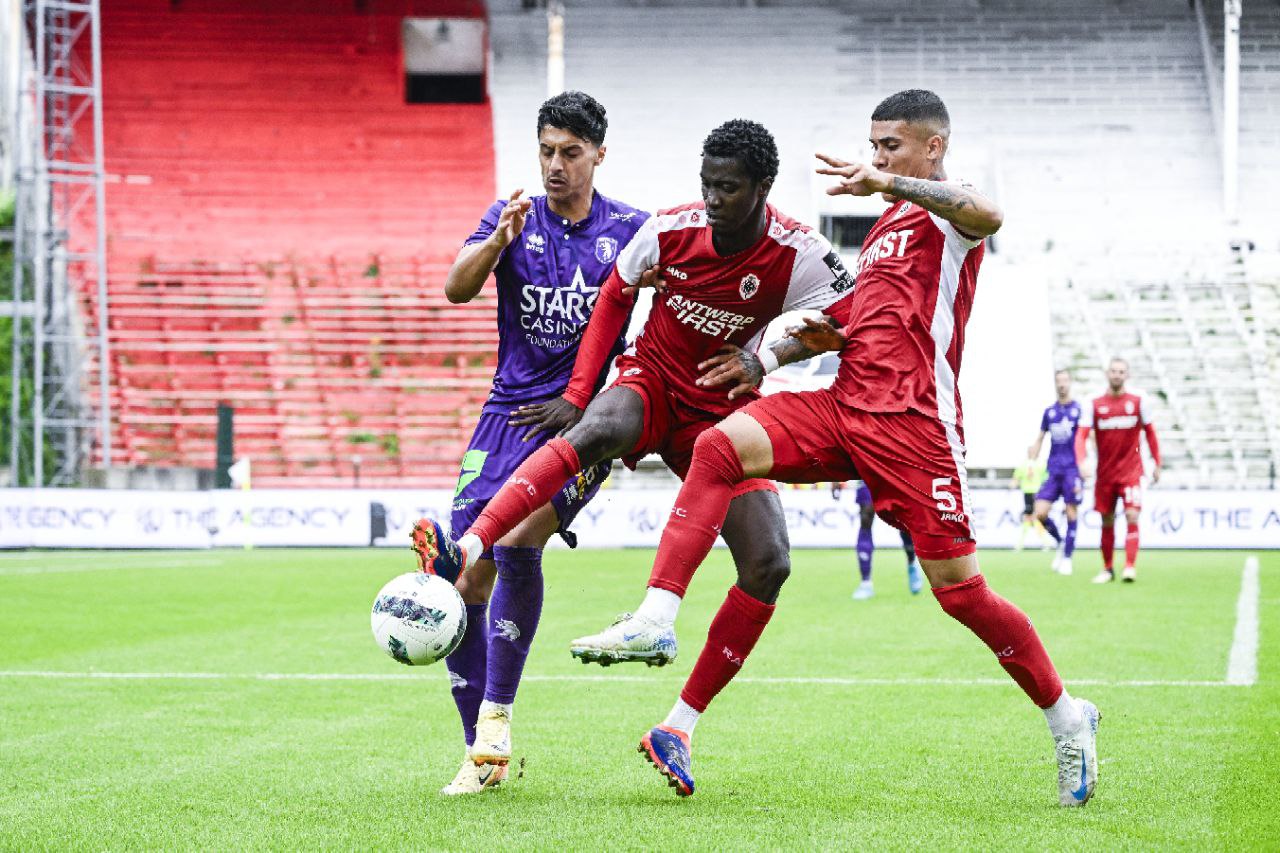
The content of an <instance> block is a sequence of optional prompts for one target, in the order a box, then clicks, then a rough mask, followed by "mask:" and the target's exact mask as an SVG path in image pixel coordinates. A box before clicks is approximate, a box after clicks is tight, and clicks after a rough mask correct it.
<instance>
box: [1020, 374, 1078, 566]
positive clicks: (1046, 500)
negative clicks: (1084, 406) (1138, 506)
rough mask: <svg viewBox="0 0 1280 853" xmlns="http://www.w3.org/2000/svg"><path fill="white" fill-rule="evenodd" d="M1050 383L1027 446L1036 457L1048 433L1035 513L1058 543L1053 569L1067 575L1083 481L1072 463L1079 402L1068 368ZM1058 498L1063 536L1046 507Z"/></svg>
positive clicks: (1076, 467)
mask: <svg viewBox="0 0 1280 853" xmlns="http://www.w3.org/2000/svg"><path fill="white" fill-rule="evenodd" d="M1053 386H1054V390H1055V391H1057V393H1058V399H1057V400H1056V401H1055V402H1054V404H1053V405H1052V406H1050V407H1049V408H1047V409H1045V410H1044V414H1043V415H1042V416H1041V417H1040V434H1039V435H1038V436H1036V441H1035V444H1033V445H1031V455H1032V458H1037V459H1038V458H1039V457H1040V447H1041V445H1042V444H1043V443H1044V437H1045V434H1046V433H1047V434H1048V435H1049V462H1048V469H1049V477H1048V479H1046V480H1045V481H1044V484H1043V485H1041V486H1040V491H1038V492H1037V493H1036V502H1035V515H1036V518H1037V519H1039V520H1040V523H1041V524H1043V525H1044V529H1045V530H1047V531H1049V535H1050V536H1052V537H1053V540H1054V541H1055V542H1057V543H1058V550H1057V553H1056V554H1054V557H1053V569H1054V571H1056V572H1058V573H1060V574H1064V575H1069V574H1071V555H1072V554H1074V553H1075V550H1076V519H1077V516H1078V513H1079V507H1080V496H1081V494H1083V492H1084V481H1083V480H1082V479H1081V477H1080V468H1079V467H1078V466H1077V464H1076V452H1075V444H1074V443H1075V436H1076V426H1078V425H1079V423H1080V411H1081V409H1080V404H1079V403H1077V402H1076V401H1075V400H1072V399H1071V374H1070V373H1069V372H1068V371H1066V370H1059V371H1058V372H1057V373H1055V374H1053ZM1058 498H1062V502H1063V504H1065V505H1066V513H1067V533H1066V535H1065V536H1063V535H1062V534H1060V533H1059V532H1058V525H1057V524H1055V523H1054V521H1053V519H1052V518H1050V517H1049V509H1050V508H1051V507H1052V506H1053V502H1054V501H1056V500H1058Z"/></svg>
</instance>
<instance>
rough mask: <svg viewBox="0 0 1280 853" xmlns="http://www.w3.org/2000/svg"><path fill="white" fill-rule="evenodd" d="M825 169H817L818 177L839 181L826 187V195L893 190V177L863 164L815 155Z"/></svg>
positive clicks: (871, 193)
mask: <svg viewBox="0 0 1280 853" xmlns="http://www.w3.org/2000/svg"><path fill="white" fill-rule="evenodd" d="M814 156H815V157H817V158H818V159H819V160H821V161H822V162H824V163H826V164H827V166H826V168H822V167H819V168H818V169H817V172H818V174H819V175H831V176H832V177H836V178H839V179H840V182H839V183H838V184H836V185H835V186H834V187H827V195H858V196H866V195H874V194H876V193H887V192H889V191H890V190H891V189H893V176H892V175H886V174H885V173H884V172H881V171H880V170H879V169H876V168H874V167H872V166H868V165H866V164H865V163H846V162H845V161H844V160H839V159H837V158H835V157H828V156H827V155H826V154H815V155H814Z"/></svg>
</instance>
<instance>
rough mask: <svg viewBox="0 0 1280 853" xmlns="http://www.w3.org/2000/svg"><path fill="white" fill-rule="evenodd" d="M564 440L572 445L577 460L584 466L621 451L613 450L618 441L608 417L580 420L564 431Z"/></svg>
mask: <svg viewBox="0 0 1280 853" xmlns="http://www.w3.org/2000/svg"><path fill="white" fill-rule="evenodd" d="M565 440H566V441H568V442H569V444H571V445H573V449H574V451H576V452H577V454H578V462H579V463H580V464H581V465H582V466H583V467H584V468H585V467H587V466H589V465H594V464H596V463H597V462H600V461H601V460H604V459H607V458H609V457H610V456H616V455H618V454H619V453H620V452H622V451H618V450H615V445H616V444H617V443H618V441H617V437H616V435H615V430H614V428H613V421H612V419H611V418H608V417H596V418H589V419H584V420H582V421H580V422H579V423H578V424H577V425H576V426H575V427H574V428H573V429H571V430H569V432H567V433H565Z"/></svg>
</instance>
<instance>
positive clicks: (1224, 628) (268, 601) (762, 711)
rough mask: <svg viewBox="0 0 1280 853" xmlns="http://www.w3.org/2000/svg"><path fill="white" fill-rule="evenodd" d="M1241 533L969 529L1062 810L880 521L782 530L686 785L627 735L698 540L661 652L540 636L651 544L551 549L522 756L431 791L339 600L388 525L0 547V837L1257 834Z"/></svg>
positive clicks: (690, 643)
mask: <svg viewBox="0 0 1280 853" xmlns="http://www.w3.org/2000/svg"><path fill="white" fill-rule="evenodd" d="M1245 556H1246V555H1245V554H1243V553H1238V552H1154V551H1153V552H1146V553H1144V554H1143V555H1142V560H1141V562H1140V570H1141V577H1140V580H1139V582H1138V583H1137V584H1134V585H1120V584H1114V585H1110V586H1106V587H1098V586H1093V585H1091V584H1090V583H1089V579H1090V576H1091V575H1092V574H1093V572H1094V571H1096V568H1097V566H1096V561H1097V558H1096V554H1088V553H1082V554H1080V555H1079V556H1078V557H1077V560H1076V565H1077V569H1076V574H1075V576H1073V577H1070V578H1061V577H1057V576H1055V575H1052V574H1051V573H1050V572H1049V571H1048V569H1047V565H1046V564H1047V560H1048V556H1047V555H1043V554H1040V553H1038V552H1037V553H1034V554H1032V553H1028V554H1022V555H1015V554H1009V553H1001V552H991V553H983V554H982V562H983V565H984V570H985V573H986V574H987V576H988V578H989V580H990V582H991V583H992V585H993V587H994V588H995V589H996V590H998V591H1000V592H1001V593H1003V594H1004V595H1006V596H1007V597H1009V598H1011V599H1012V600H1014V601H1015V602H1017V603H1018V604H1019V605H1021V606H1022V607H1023V609H1025V610H1026V611H1027V612H1028V613H1029V614H1030V616H1031V617H1032V619H1033V620H1034V621H1035V623H1036V626H1037V628H1038V629H1039V631H1040V633H1041V635H1042V636H1043V637H1044V639H1045V642H1046V644H1047V645H1048V647H1049V650H1050V653H1051V654H1052V655H1053V656H1054V659H1055V661H1056V663H1057V665H1058V668H1059V670H1060V671H1061V672H1062V674H1063V676H1064V678H1065V679H1066V680H1067V683H1068V686H1069V687H1070V688H1071V690H1072V692H1073V694H1075V695H1078V696H1084V697H1087V698H1089V699H1092V700H1093V701H1094V702H1096V703H1097V705H1098V706H1099V708H1101V710H1102V713H1103V722H1102V727H1101V731H1100V735H1099V752H1100V755H1101V756H1102V764H1101V768H1100V780H1099V784H1098V789H1097V793H1096V795H1095V797H1094V799H1093V801H1092V802H1091V803H1090V804H1089V806H1088V807H1087V808H1085V809H1082V810H1065V809H1059V808H1058V807H1057V805H1056V802H1057V798H1056V788H1055V766H1054V763H1053V752H1052V744H1051V741H1050V738H1049V736H1048V733H1047V730H1046V727H1045V724H1044V721H1043V718H1042V717H1041V715H1040V713H1039V712H1038V711H1037V710H1036V709H1034V708H1033V707H1031V705H1030V704H1029V703H1028V702H1027V700H1026V699H1025V697H1024V696H1023V695H1022V694H1021V692H1019V691H1018V690H1017V688H1016V687H1015V686H1014V685H1013V684H1012V682H1006V680H1005V678H1004V675H1003V672H1002V671H1001V669H1000V668H999V666H998V665H997V663H996V661H995V659H994V657H993V656H992V655H991V653H990V652H989V651H988V650H987V649H986V648H985V647H984V646H982V645H981V643H980V642H979V641H978V640H977V639H975V638H974V637H973V636H972V635H970V634H969V633H968V632H967V631H966V630H965V629H963V628H962V627H961V626H960V625H959V624H957V623H955V622H953V621H952V620H951V619H949V618H948V617H946V616H945V615H944V614H943V613H942V612H941V610H940V609H939V608H938V606H937V604H936V603H935V602H934V601H933V599H932V597H931V596H930V595H928V593H927V592H926V593H925V594H923V595H921V596H919V597H917V598H912V597H911V596H910V595H908V593H907V590H906V583H905V573H904V571H903V561H902V555H901V552H899V551H896V550H888V549H884V550H881V551H880V552H879V553H878V554H877V555H876V588H877V596H876V598H874V599H873V600H871V601H869V602H858V603H855V602H851V601H850V600H849V593H850V591H851V590H852V587H853V576H854V574H855V566H854V556H853V554H852V552H851V551H849V552H833V551H799V552H796V554H795V555H794V570H793V573H792V577H791V580H790V581H789V582H788V584H787V586H786V588H785V589H784V591H783V595H782V598H781V601H780V606H779V609H778V613H777V615H776V617H775V619H774V621H773V623H772V624H771V625H770V626H769V629H768V630H767V631H766V632H765V635H764V637H763V639H762V640H761V642H760V645H759V646H758V647H757V649H756V652H755V653H754V655H753V656H752V657H751V659H750V661H749V662H748V663H747V665H746V667H745V668H744V670H743V673H742V676H741V677H740V678H739V680H738V681H737V682H735V683H734V684H732V685H731V686H730V687H729V688H728V689H727V690H726V691H725V692H724V693H723V694H722V695H721V696H720V697H719V699H718V700H717V701H716V702H715V703H714V704H713V705H712V706H711V708H710V710H709V712H708V713H707V714H706V715H705V716H704V717H703V720H702V722H701V724H700V726H699V727H698V732H697V736H696V737H695V739H694V771H695V774H696V778H697V783H698V792H697V794H696V795H695V796H694V797H692V798H691V799H688V800H681V799H678V798H677V797H676V796H674V794H673V793H672V792H671V791H670V789H668V788H667V787H666V785H665V784H663V780H662V779H661V778H660V777H659V776H658V775H657V774H656V773H655V772H654V771H653V770H652V769H651V768H650V767H649V766H648V764H646V763H645V762H644V761H643V760H642V759H641V757H640V756H639V755H638V754H637V753H636V752H635V745H636V742H637V741H638V739H639V737H640V735H641V734H642V733H643V732H644V731H645V730H646V729H647V728H648V727H649V726H651V725H653V724H654V723H656V722H658V721H660V720H661V718H662V717H663V716H664V715H665V713H666V711H667V710H668V708H669V707H670V705H671V702H672V701H673V699H674V698H675V696H676V694H677V692H678V690H679V688H680V685H681V684H682V683H683V681H684V677H685V675H686V674H687V672H688V670H689V668H690V667H691V666H692V663H693V660H694V658H695V657H696V655H697V652H698V650H699V648H700V647H701V643H702V639H703V638H704V637H705V636H706V634H705V632H706V627H707V623H708V621H709V620H710V617H711V614H712V613H713V612H714V610H715V608H716V607H717V606H718V605H719V602H720V601H721V600H722V599H723V595H724V591H725V589H726V588H727V586H728V585H729V583H730V582H731V567H730V564H729V560H728V557H727V555H726V554H725V553H723V552H717V553H715V554H714V555H713V556H712V558H711V560H710V561H709V562H708V564H707V565H706V566H705V567H704V568H703V570H702V572H701V573H700V574H699V576H698V578H697V579H696V580H695V581H694V585H693V589H692V590H691V592H690V596H689V599H688V602H687V604H686V606H685V608H684V610H683V612H682V613H681V616H680V621H679V623H678V629H679V632H680V638H681V653H680V659H679V660H678V661H677V663H676V664H675V665H674V666H672V667H668V668H666V669H664V670H658V669H647V668H645V667H640V666H621V667H613V668H610V669H608V670H604V669H600V668H598V667H594V666H593V667H585V666H583V665H581V664H579V663H578V662H576V661H574V660H572V659H571V658H570V657H569V654H568V643H569V640H570V639H571V638H572V637H575V636H578V635H580V634H583V633H588V632H591V631H594V630H597V629H599V628H600V627H602V626H603V625H605V624H607V623H608V622H609V620H610V619H612V618H613V617H614V615H615V614H617V613H618V612H620V611H622V610H626V609H629V608H630V607H632V606H634V605H635V604H636V603H637V602H638V600H639V597H640V594H641V592H642V590H643V586H644V580H645V578H646V577H647V573H648V566H649V563H650V560H651V558H652V552H649V551H609V552H600V551H587V552H577V553H569V552H564V551H557V552H553V553H551V554H550V555H549V556H548V558H547V560H546V567H547V605H546V610H545V612H544V615H543V619H542V626H541V629H540V631H539V635H538V639H537V642H536V643H535V645H534V651H533V654H532V655H531V657H530V660H529V665H528V669H527V676H528V678H527V680H526V681H525V683H524V685H523V686H522V688H521V693H520V697H519V700H518V702H517V706H516V713H515V718H514V723H515V726H514V730H513V731H514V745H515V752H516V755H517V756H521V757H523V759H524V772H523V777H522V778H520V779H518V780H516V781H513V782H511V783H510V784H507V785H504V786H503V787H502V788H501V789H499V790H497V791H494V792H490V793H486V794H483V795H481V796H477V797H470V798H462V799H446V798H443V797H441V796H439V795H438V794H437V791H438V790H439V788H440V787H441V786H442V785H443V784H445V783H446V782H448V781H449V779H450V778H452V776H453V773H454V771H455V770H456V769H457V765H458V762H459V761H460V759H461V756H462V746H461V734H460V730H459V726H458V723H457V719H456V716H455V712H454V709H453V703H452V701H451V699H450V697H449V690H448V679H447V677H446V673H445V670H444V667H443V665H437V666H432V667H427V668H421V669H409V668H405V667H402V666H400V665H399V664H397V663H395V662H394V661H392V660H391V659H390V658H388V657H387V656H386V655H385V654H383V653H382V652H381V651H380V650H379V649H378V648H377V647H376V646H375V645H374V643H373V641H372V639H371V636H370V633H369V616H368V613H369V606H370V604H371V602H372V599H373V596H374V593H375V592H376V591H377V590H378V588H379V587H380V586H381V584H382V583H383V582H384V581H386V580H387V579H388V578H390V577H391V576H393V575H394V574H396V573H398V572H401V571H407V570H409V569H410V567H411V563H412V557H411V555H410V553H409V552H408V550H407V549H406V550H403V551H400V550H395V551H387V550H369V551H365V550H314V551H287V550H282V551H265V550H259V551H252V552H230V551H218V552H165V553H154V554H153V553H136V552H135V553H127V552H117V553H84V552H80V553H30V552H18V553H11V554H3V555H0V672H3V674H0V848H3V849H11V850H35V849H50V850H53V849H58V850H61V849H75V850H82V849H83V850H88V849H93V850H128V849H140V848H146V849H161V848H163V849H193V848H198V849H219V850H221V849H243V848H274V849H298V848H319V847H323V848H338V849H350V848H359V849H405V850H410V849H412V850H430V849H476V848H484V849H510V848H537V849H551V848H557V849H573V850H582V849H599V848H610V849H711V848H715V849H757V848H769V849H778V848H806V849H812V848H818V847H824V848H858V849H882V848H924V849H956V848H961V849H974V850H990V849H1017V850H1031V849H1037V850H1038V849H1080V850H1084V849H1105V850H1112V849H1122V848H1131V849H1168V848H1190V849H1240V848H1245V849H1273V850H1274V849H1277V847H1280V794H1278V793H1277V792H1278V791H1280V631H1278V630H1277V626H1280V597H1277V596H1280V593H1278V592H1277V590H1280V553H1275V552H1271V553H1264V554H1262V555H1260V556H1261V571H1260V580H1261V597H1260V605H1259V621H1260V626H1261V629H1260V637H1261V641H1260V646H1259V653H1258V681H1257V683H1256V684H1254V685H1252V686H1228V685H1226V684H1224V683H1223V682H1224V679H1225V677H1226V673H1227V662H1228V656H1229V650H1230V648H1231V645H1232V639H1233V633H1234V631H1235V625H1236V610H1237V607H1236V602H1237V597H1238V595H1239V591H1240V586H1241V568H1242V566H1243V564H1244V560H1245ZM37 672H38V673H44V674H43V675H35V674H33V673H37ZM89 672H98V673H118V674H119V673H168V674H170V675H172V676H175V677H164V678H101V677H86V675H85V674H86V673H89ZM22 673H27V674H22ZM273 673H276V674H293V673H309V674H332V675H345V676H358V675H361V674H367V675H375V676H380V677H383V678H378V679H363V680H361V679H359V678H351V677H346V678H331V679H314V680H312V679H270V678H263V677H262V676H263V675H265V674H273ZM199 674H213V676H216V677H204V678H201V677H196V676H197V675H199ZM385 676H390V678H385ZM805 679H832V680H831V681H828V682H826V683H819V682H813V681H808V682H806V681H805Z"/></svg>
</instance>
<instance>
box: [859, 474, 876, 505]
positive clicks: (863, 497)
mask: <svg viewBox="0 0 1280 853" xmlns="http://www.w3.org/2000/svg"><path fill="white" fill-rule="evenodd" d="M855 499H856V500H857V501H858V506H871V505H872V504H873V503H874V501H873V500H872V499H871V490H870V489H868V488H867V484H866V483H864V482H862V481H861V480H859V481H858V493H857V495H856V496H855Z"/></svg>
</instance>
